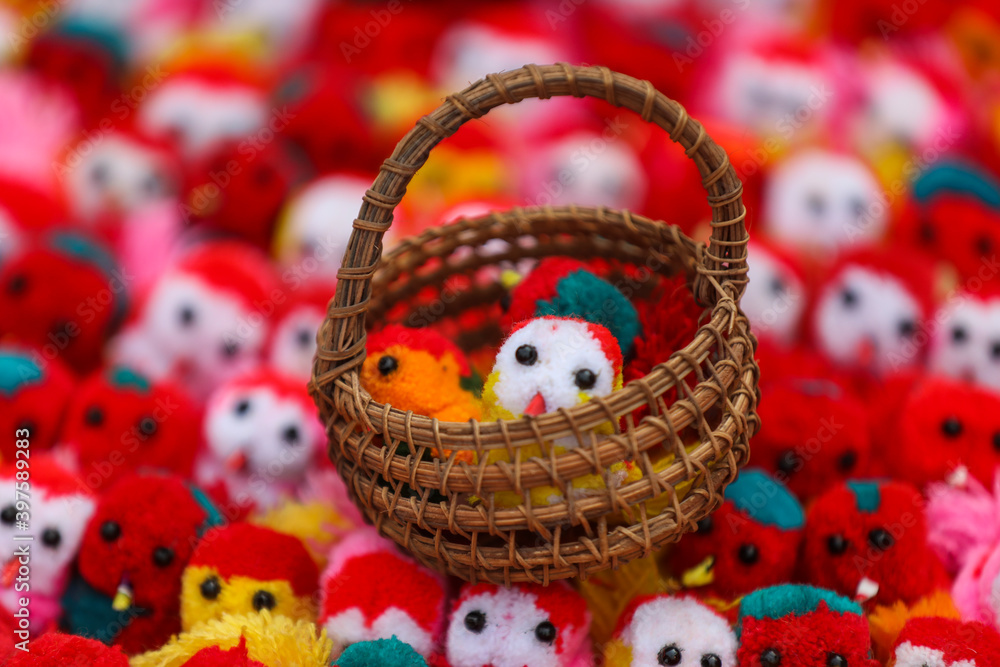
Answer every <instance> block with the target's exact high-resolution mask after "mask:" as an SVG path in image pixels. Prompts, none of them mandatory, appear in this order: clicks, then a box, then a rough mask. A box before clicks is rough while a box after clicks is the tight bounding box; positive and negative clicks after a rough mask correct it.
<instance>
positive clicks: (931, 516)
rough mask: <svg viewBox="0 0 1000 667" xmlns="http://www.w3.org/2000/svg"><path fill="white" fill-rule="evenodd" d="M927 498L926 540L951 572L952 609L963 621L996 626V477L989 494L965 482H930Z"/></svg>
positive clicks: (999, 544) (999, 540)
mask: <svg viewBox="0 0 1000 667" xmlns="http://www.w3.org/2000/svg"><path fill="white" fill-rule="evenodd" d="M927 496H928V500H927V509H926V514H927V520H928V525H929V526H930V529H929V533H928V542H929V544H930V546H931V548H932V549H934V551H935V552H936V553H937V554H938V555H939V556H940V557H941V560H942V561H943V562H944V563H945V566H946V567H947V568H948V569H949V570H950V571H951V572H952V573H955V580H954V583H953V584H952V589H951V595H952V598H953V600H954V602H955V606H956V607H958V610H959V611H960V612H961V614H962V618H964V619H966V620H971V621H983V622H985V623H989V624H991V625H993V626H995V627H1000V602H998V600H997V596H996V592H995V582H996V581H997V580H998V578H1000V475H998V476H997V477H995V478H994V482H993V488H992V489H991V490H987V489H986V488H985V487H984V486H983V485H982V484H980V483H979V482H978V481H976V480H975V479H971V478H970V479H968V480H964V484H961V485H958V484H955V485H949V484H943V483H938V484H932V485H931V486H930V487H929V488H928V491H927Z"/></svg>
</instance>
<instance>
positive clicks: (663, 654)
mask: <svg viewBox="0 0 1000 667" xmlns="http://www.w3.org/2000/svg"><path fill="white" fill-rule="evenodd" d="M656 662H657V664H659V665H679V664H681V650H680V649H679V648H677V644H670V645H669V646H664V647H663V648H661V649H660V652H659V653H657V654H656Z"/></svg>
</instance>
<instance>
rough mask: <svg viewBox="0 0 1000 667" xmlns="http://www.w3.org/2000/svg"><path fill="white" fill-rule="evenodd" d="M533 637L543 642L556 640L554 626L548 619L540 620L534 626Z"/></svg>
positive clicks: (549, 642) (548, 642)
mask: <svg viewBox="0 0 1000 667" xmlns="http://www.w3.org/2000/svg"><path fill="white" fill-rule="evenodd" d="M535 639H537V640H538V641H540V642H542V643H543V644H551V643H552V642H554V641H555V640H556V626H554V625H552V623H550V622H549V621H542V622H541V623H539V624H538V625H536V626H535Z"/></svg>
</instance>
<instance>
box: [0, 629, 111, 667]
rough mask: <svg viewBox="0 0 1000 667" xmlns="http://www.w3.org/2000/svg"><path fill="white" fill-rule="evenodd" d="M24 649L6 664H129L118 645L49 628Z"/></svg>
mask: <svg viewBox="0 0 1000 667" xmlns="http://www.w3.org/2000/svg"><path fill="white" fill-rule="evenodd" d="M29 647H30V648H29V650H27V651H15V652H14V655H13V657H11V659H10V662H6V663H4V664H6V665H7V667H64V666H65V665H73V664H84V661H86V664H87V665H89V666H90V667H128V656H127V655H125V653H123V652H122V649H121V647H120V646H107V645H105V644H102V643H101V642H99V641H96V640H94V639H87V638H86V637H78V636H76V635H67V634H63V633H61V632H49V633H46V634H44V635H42V636H41V637H38V638H33V639H32V640H31V642H30V644H29Z"/></svg>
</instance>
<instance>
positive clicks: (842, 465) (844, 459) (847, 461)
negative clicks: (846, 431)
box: [837, 449, 858, 472]
mask: <svg viewBox="0 0 1000 667" xmlns="http://www.w3.org/2000/svg"><path fill="white" fill-rule="evenodd" d="M857 464H858V453H857V452H855V451H854V450H853V449H851V450H848V451H846V452H844V453H843V454H841V455H840V458H838V459H837V470H839V471H840V472H850V471H852V470H854V466H856V465H857Z"/></svg>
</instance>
